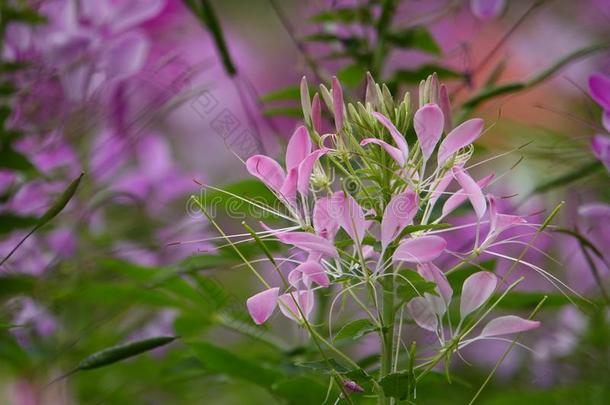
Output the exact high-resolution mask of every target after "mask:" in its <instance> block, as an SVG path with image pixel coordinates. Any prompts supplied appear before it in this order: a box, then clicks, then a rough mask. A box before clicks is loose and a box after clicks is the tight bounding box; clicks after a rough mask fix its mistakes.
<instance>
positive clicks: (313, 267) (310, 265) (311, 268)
mask: <svg viewBox="0 0 610 405" xmlns="http://www.w3.org/2000/svg"><path fill="white" fill-rule="evenodd" d="M297 269H298V270H299V271H300V272H301V273H303V279H305V276H307V278H309V279H311V281H313V282H314V283H316V284H317V285H319V286H322V287H328V286H329V285H330V280H329V279H328V276H327V275H326V270H324V267H322V265H321V264H320V263H318V262H314V261H307V262H305V263H302V264H300V265H299V266H298V267H297ZM306 284H307V283H306Z"/></svg>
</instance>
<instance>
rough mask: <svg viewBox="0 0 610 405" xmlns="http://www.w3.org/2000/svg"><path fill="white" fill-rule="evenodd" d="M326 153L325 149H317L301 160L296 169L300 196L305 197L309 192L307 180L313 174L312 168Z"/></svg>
mask: <svg viewBox="0 0 610 405" xmlns="http://www.w3.org/2000/svg"><path fill="white" fill-rule="evenodd" d="M326 152H328V150H327V149H318V150H314V151H313V152H311V153H310V154H309V155H307V156H306V157H305V159H303V161H302V162H301V163H300V164H299V167H298V172H299V175H298V179H297V189H298V190H299V193H301V195H303V196H304V195H306V194H307V192H308V191H309V180H310V178H311V173H312V172H313V167H314V165H315V164H316V162H317V161H318V159H320V157H321V156H322V155H325V154H326Z"/></svg>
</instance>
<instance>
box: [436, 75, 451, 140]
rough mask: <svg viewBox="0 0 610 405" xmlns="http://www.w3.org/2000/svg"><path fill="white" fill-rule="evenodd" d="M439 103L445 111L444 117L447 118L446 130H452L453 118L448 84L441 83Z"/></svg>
mask: <svg viewBox="0 0 610 405" xmlns="http://www.w3.org/2000/svg"><path fill="white" fill-rule="evenodd" d="M438 104H439V106H440V107H441V110H442V111H443V117H444V118H445V125H444V127H445V131H450V130H451V128H453V120H452V118H451V101H450V100H449V93H448V91H447V86H445V85H444V84H441V86H440V88H439V100H438Z"/></svg>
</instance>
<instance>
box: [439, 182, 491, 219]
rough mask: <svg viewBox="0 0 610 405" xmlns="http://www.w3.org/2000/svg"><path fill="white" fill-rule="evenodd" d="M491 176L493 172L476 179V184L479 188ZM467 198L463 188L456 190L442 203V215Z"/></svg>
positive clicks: (485, 183) (483, 185)
mask: <svg viewBox="0 0 610 405" xmlns="http://www.w3.org/2000/svg"><path fill="white" fill-rule="evenodd" d="M493 178H494V174H490V175H487V176H485V177H483V178H482V179H481V180H479V181H477V185H478V186H479V187H480V188H484V187H486V186H487V185H488V184H489V183H490V182H491V180H492V179H493ZM467 198H468V195H467V194H466V192H465V191H464V189H463V188H462V189H460V190H458V191H456V192H455V193H454V194H452V195H451V197H449V198H448V199H447V201H445V204H444V205H443V216H446V215H448V214H450V213H451V212H452V211H453V210H455V209H456V208H457V207H459V206H460V205H462V203H463V202H464V201H466V199H467Z"/></svg>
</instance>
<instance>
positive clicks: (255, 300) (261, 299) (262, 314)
mask: <svg viewBox="0 0 610 405" xmlns="http://www.w3.org/2000/svg"><path fill="white" fill-rule="evenodd" d="M279 291H280V289H279V288H277V287H274V288H270V289H268V290H265V291H262V292H259V293H258V294H256V295H253V296H252V297H250V298H248V300H247V301H246V306H247V307H248V312H249V313H250V316H251V317H252V320H253V321H254V323H256V324H257V325H260V324H262V323H263V322H265V321H266V320H267V319H269V317H270V316H271V314H272V313H273V311H274V310H275V307H276V306H277V300H278V293H279Z"/></svg>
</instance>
